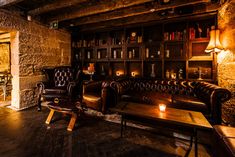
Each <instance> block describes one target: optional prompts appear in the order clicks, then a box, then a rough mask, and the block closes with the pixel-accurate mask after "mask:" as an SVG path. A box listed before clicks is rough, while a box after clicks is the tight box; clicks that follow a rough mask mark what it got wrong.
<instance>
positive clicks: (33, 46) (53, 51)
mask: <svg viewBox="0 0 235 157" xmlns="http://www.w3.org/2000/svg"><path fill="white" fill-rule="evenodd" d="M0 30H5V31H9V32H11V73H12V75H13V79H12V84H13V90H12V107H13V108H16V109H23V108H27V107H29V106H33V105H36V103H37V90H36V88H35V87H36V83H37V82H39V81H41V80H43V79H44V75H43V74H42V73H41V71H40V69H41V68H42V67H43V66H59V65H70V63H71V49H70V47H71V46H70V43H71V39H70V33H68V32H66V31H62V30H53V29H49V28H48V27H46V26H43V25H41V24H39V23H36V22H34V21H27V20H26V18H23V17H22V16H20V15H17V14H15V13H14V15H13V13H11V12H7V11H5V10H0Z"/></svg>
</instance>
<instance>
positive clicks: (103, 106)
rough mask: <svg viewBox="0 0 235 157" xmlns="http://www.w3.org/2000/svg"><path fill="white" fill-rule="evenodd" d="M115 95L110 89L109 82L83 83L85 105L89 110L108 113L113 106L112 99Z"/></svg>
mask: <svg viewBox="0 0 235 157" xmlns="http://www.w3.org/2000/svg"><path fill="white" fill-rule="evenodd" d="M111 94H114V93H113V92H112V90H111V88H110V82H109V81H89V82H84V83H83V103H85V105H86V106H87V107H88V108H92V109H94V110H97V111H101V112H102V113H106V111H107V109H108V108H109V107H110V105H111V103H110V102H111V100H110V98H113V97H114V95H113V96H111Z"/></svg>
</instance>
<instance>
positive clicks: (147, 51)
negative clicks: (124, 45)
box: [145, 48, 149, 58]
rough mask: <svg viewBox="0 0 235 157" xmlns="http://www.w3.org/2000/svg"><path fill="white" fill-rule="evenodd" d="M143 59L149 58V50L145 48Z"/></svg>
mask: <svg viewBox="0 0 235 157" xmlns="http://www.w3.org/2000/svg"><path fill="white" fill-rule="evenodd" d="M145 57H146V58H149V48H146V49H145Z"/></svg>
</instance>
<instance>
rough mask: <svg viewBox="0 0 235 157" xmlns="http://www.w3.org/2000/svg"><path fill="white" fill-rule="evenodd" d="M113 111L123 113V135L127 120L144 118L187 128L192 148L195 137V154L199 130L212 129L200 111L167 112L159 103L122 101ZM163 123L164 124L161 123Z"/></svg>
mask: <svg viewBox="0 0 235 157" xmlns="http://www.w3.org/2000/svg"><path fill="white" fill-rule="evenodd" d="M111 111H113V112H117V113H119V114H120V115H121V117H122V118H121V137H122V135H123V127H124V126H125V125H126V121H127V120H133V119H135V120H137V121H138V120H140V119H141V120H144V121H146V122H151V123H152V124H154V125H160V126H165V127H174V128H176V129H177V128H178V127H179V128H180V129H179V128H178V129H179V132H181V131H180V130H181V129H182V128H183V129H184V130H187V132H188V134H190V136H191V140H190V150H191V147H192V143H193V139H194V146H195V156H196V157H197V156H198V145H197V143H198V141H197V140H198V139H197V138H198V137H197V131H198V130H211V129H212V126H211V125H210V123H209V122H208V121H207V119H206V118H205V117H204V115H203V114H202V113H200V112H195V111H188V110H181V109H174V108H166V111H165V112H161V111H160V110H159V107H158V105H146V104H139V103H132V102H121V103H119V104H118V105H117V106H116V107H115V108H111ZM161 124H163V125H161Z"/></svg>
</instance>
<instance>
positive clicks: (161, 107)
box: [159, 104, 166, 112]
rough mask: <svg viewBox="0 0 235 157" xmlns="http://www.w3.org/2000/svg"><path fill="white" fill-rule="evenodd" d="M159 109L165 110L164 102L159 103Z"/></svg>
mask: <svg viewBox="0 0 235 157" xmlns="http://www.w3.org/2000/svg"><path fill="white" fill-rule="evenodd" d="M159 110H160V111H161V112H165V110H166V105H165V104H159Z"/></svg>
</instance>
